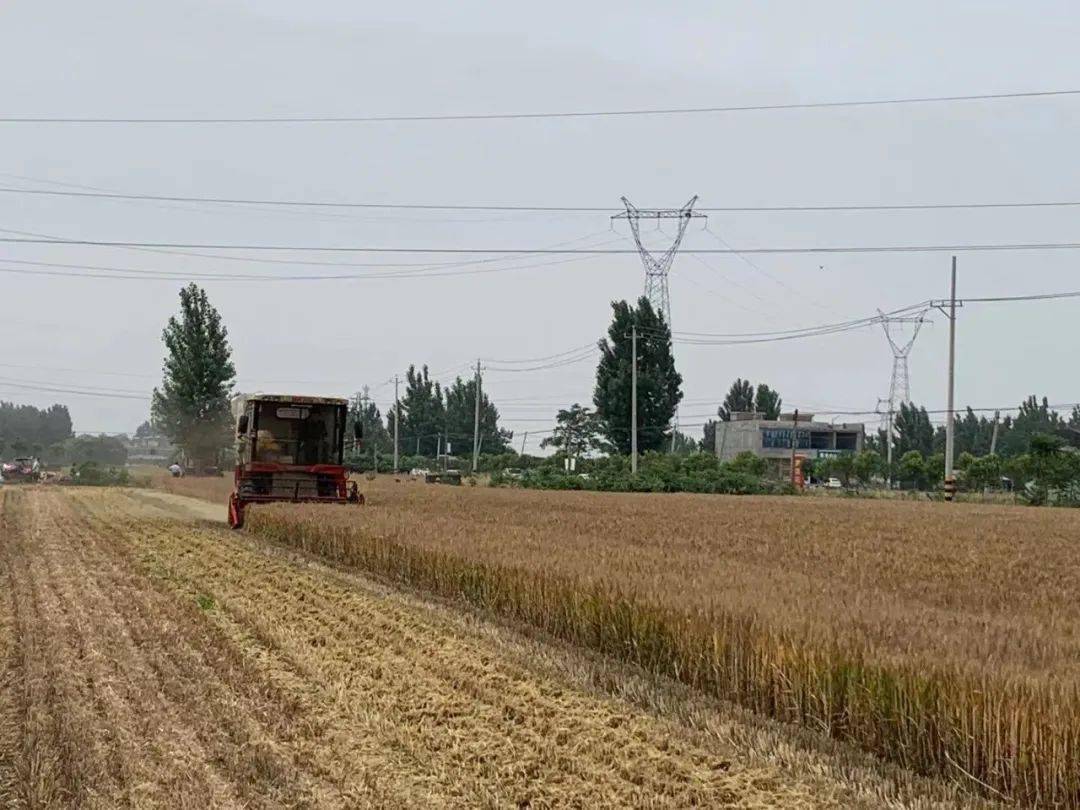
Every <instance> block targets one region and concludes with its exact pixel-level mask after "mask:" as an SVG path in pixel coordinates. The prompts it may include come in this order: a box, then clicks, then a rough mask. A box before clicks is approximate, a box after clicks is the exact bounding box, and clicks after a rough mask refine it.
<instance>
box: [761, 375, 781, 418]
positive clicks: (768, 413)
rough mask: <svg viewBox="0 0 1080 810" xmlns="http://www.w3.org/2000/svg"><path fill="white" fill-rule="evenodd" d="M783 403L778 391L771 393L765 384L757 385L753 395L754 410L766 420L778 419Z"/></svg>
mask: <svg viewBox="0 0 1080 810" xmlns="http://www.w3.org/2000/svg"><path fill="white" fill-rule="evenodd" d="M783 402H784V401H783V400H782V399H780V393H779V392H778V391H773V390H772V389H771V388H769V386H767V385H766V384H765V383H761V384H759V385H758V387H757V392H756V393H755V394H754V410H755V411H757V412H758V413H760V414H762V415H763V416H764V417H765V418H766V419H779V418H780V406H781V405H782V404H783Z"/></svg>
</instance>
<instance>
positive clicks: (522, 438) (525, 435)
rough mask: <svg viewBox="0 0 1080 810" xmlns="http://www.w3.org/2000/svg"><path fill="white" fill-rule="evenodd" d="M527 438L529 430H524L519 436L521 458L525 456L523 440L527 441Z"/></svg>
mask: <svg viewBox="0 0 1080 810" xmlns="http://www.w3.org/2000/svg"><path fill="white" fill-rule="evenodd" d="M528 438H529V431H527V430H526V431H525V433H524V435H522V437H521V457H522V458H525V442H526V441H528Z"/></svg>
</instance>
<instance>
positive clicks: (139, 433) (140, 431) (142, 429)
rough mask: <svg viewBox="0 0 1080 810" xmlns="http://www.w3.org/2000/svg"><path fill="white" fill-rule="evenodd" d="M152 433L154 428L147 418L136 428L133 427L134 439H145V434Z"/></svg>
mask: <svg viewBox="0 0 1080 810" xmlns="http://www.w3.org/2000/svg"><path fill="white" fill-rule="evenodd" d="M153 435H154V428H153V426H151V424H150V420H149V419H147V420H146V421H145V422H143V423H142V424H141V425H139V426H138V427H137V428H135V438H136V439H145V438H146V437H147V436H153Z"/></svg>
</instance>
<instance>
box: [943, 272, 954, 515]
mask: <svg viewBox="0 0 1080 810" xmlns="http://www.w3.org/2000/svg"><path fill="white" fill-rule="evenodd" d="M955 383H956V257H955V256H953V257H952V280H951V282H950V285H949V404H948V408H949V412H948V413H947V414H946V415H945V500H947V501H951V500H952V499H953V496H954V495H955V494H956V476H955V475H953V442H954V440H955V438H956V424H955V423H956V414H955V413H954V412H953V411H954V410H955V408H954V407H953V393H954V389H955Z"/></svg>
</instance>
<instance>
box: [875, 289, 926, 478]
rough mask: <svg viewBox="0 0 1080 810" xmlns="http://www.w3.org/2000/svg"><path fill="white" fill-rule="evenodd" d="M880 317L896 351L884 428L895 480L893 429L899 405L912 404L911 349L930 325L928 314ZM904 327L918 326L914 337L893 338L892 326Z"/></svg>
mask: <svg viewBox="0 0 1080 810" xmlns="http://www.w3.org/2000/svg"><path fill="white" fill-rule="evenodd" d="M878 315H879V316H880V318H879V319H878V322H879V323H880V324H881V329H882V331H884V332H885V339H886V340H887V341H889V347H890V348H891V349H892V354H893V364H892V379H891V380H890V381H889V397H888V399H886V400H884V404H885V405H886V406H887V407H888V410H887V411H886V412H885V425H884V427H885V443H886V463H887V465H888V470H889V475H890V477H891V472H892V456H893V452H892V451H893V425H894V423H895V417H896V408H897V405H899V404H901V403H905V402H911V373H910V371H909V370H908V355H910V354H911V347H912V346H914V345H915V338H917V337H918V336H919V330H920V329H922V325H923V323H925V322H926V317H925V316H926V310H923V311H922V312H920V313H919V314H918V315H915V316H913V317H902V316H891V315H886V314H885V313H884V312H882V311H881V310H880V309H879V310H878ZM901 323H913V324H915V327H914V329H912V330H911V337H909V338H908V339H907V340H906V341H901V340H897V339H896V338H895V337H894V336H893V333H892V332H890V331H889V325H890V324H901ZM882 402H883V400H878V408H880V407H881V405H882ZM890 483H891V481H890Z"/></svg>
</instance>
